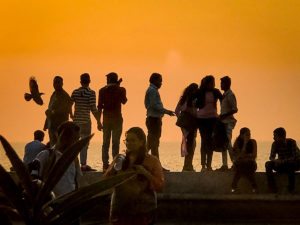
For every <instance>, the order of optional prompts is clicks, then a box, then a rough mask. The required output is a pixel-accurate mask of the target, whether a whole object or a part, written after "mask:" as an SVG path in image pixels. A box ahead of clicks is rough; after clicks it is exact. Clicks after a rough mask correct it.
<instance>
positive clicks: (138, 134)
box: [104, 127, 164, 225]
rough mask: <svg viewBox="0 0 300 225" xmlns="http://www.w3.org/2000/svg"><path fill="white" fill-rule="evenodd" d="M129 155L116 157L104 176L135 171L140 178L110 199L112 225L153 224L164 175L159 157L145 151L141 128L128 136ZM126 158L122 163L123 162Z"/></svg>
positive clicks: (119, 189)
mask: <svg viewBox="0 0 300 225" xmlns="http://www.w3.org/2000/svg"><path fill="white" fill-rule="evenodd" d="M125 136H126V139H125V144H126V148H127V149H126V154H125V155H121V154H119V155H117V156H116V157H115V159H114V161H113V162H112V164H111V165H110V166H109V168H108V169H107V171H106V172H105V174H104V177H109V176H113V175H115V174H119V173H123V172H126V171H132V170H134V171H136V172H137V174H138V175H137V177H136V178H135V179H131V180H129V181H127V182H125V183H124V184H122V185H120V186H118V187H116V188H115V190H114V192H113V194H112V197H111V206H110V223H111V224H112V225H149V224H153V220H154V215H155V210H156V208H157V199H156V191H159V190H161V189H162V187H163V184H164V176H163V171H162V167H161V164H160V162H159V160H158V159H157V157H155V156H153V155H149V154H148V153H147V150H146V135H145V133H144V131H143V130H142V129H141V128H139V127H132V128H130V129H129V130H128V131H127V132H126V134H125ZM122 158H123V159H124V160H123V161H122V160H120V159H122Z"/></svg>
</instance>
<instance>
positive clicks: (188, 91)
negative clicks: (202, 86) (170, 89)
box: [180, 83, 198, 103]
mask: <svg viewBox="0 0 300 225" xmlns="http://www.w3.org/2000/svg"><path fill="white" fill-rule="evenodd" d="M197 90H198V84H196V83H191V84H190V85H188V86H187V87H186V88H185V89H184V91H183V93H182V96H181V97H180V101H181V103H184V102H185V101H186V100H188V99H189V98H190V97H191V96H192V95H193V94H194V93H195V92H196V91H197Z"/></svg>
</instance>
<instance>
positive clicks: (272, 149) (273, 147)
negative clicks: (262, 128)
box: [269, 142, 276, 161]
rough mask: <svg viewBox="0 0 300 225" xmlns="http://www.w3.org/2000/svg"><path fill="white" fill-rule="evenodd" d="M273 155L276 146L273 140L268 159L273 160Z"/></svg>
mask: <svg viewBox="0 0 300 225" xmlns="http://www.w3.org/2000/svg"><path fill="white" fill-rule="evenodd" d="M275 157H276V146H275V143H274V142H273V144H272V147H271V152H270V157H269V159H270V160H271V161H272V160H275Z"/></svg>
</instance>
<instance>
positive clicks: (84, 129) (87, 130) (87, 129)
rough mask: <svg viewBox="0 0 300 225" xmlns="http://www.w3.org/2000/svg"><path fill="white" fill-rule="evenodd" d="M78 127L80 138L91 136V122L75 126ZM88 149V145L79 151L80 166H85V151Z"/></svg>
mask: <svg viewBox="0 0 300 225" xmlns="http://www.w3.org/2000/svg"><path fill="white" fill-rule="evenodd" d="M77 125H78V126H79V127H80V137H81V138H84V137H86V136H88V135H90V134H91V122H88V123H84V124H77ZM88 148H89V143H87V145H86V146H85V147H84V148H83V149H82V150H81V152H80V164H81V165H82V166H83V165H86V159H87V150H88Z"/></svg>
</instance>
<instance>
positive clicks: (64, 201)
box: [44, 172, 136, 224]
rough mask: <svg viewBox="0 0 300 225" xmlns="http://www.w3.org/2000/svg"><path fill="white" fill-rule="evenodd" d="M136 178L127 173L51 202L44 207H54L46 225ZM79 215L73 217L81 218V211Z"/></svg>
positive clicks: (46, 219) (133, 174)
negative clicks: (58, 216)
mask: <svg viewBox="0 0 300 225" xmlns="http://www.w3.org/2000/svg"><path fill="white" fill-rule="evenodd" d="M134 177H136V173H135V172H125V173H122V174H118V175H116V176H112V177H109V178H107V179H104V180H101V181H99V182H96V183H93V184H90V185H88V186H85V187H82V188H80V189H78V190H77V191H73V192H70V193H68V194H65V195H63V196H61V197H58V198H57V199H54V200H53V201H52V202H49V203H47V204H46V205H45V206H44V207H48V206H50V205H54V207H53V211H52V212H51V213H50V214H49V216H47V218H45V221H44V223H45V224H46V223H47V221H48V222H49V221H52V220H53V219H55V217H56V216H57V215H64V214H65V213H68V212H73V211H74V210H78V209H80V208H81V207H83V204H86V202H87V201H93V199H94V198H98V197H100V196H104V195H108V194H110V193H112V190H113V188H114V187H116V186H118V185H120V184H123V183H125V182H127V181H128V180H130V179H133V178H134ZM82 210H83V211H82V213H83V212H84V210H87V209H84V207H83V208H82ZM78 213H79V214H73V217H78V216H80V214H81V213H80V210H79V212H78Z"/></svg>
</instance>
